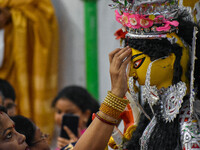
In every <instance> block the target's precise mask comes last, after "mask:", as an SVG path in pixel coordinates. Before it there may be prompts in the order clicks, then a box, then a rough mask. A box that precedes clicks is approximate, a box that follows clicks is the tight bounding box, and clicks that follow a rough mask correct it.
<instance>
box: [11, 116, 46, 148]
mask: <svg viewBox="0 0 200 150" xmlns="http://www.w3.org/2000/svg"><path fill="white" fill-rule="evenodd" d="M11 119H12V120H13V121H14V122H15V129H16V130H17V131H18V132H19V133H21V134H23V135H25V136H26V143H27V144H28V146H29V148H30V150H50V147H49V145H48V143H47V137H48V136H47V135H46V134H43V133H42V132H41V130H40V129H39V128H38V127H37V126H36V125H35V124H34V123H33V122H32V121H31V120H29V119H28V118H26V117H23V116H20V115H18V116H14V117H11Z"/></svg>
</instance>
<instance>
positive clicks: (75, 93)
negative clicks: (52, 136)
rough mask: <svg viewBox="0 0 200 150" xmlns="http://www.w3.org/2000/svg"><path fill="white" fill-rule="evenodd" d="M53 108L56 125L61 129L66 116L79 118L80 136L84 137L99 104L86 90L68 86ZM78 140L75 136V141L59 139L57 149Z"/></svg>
mask: <svg viewBox="0 0 200 150" xmlns="http://www.w3.org/2000/svg"><path fill="white" fill-rule="evenodd" d="M52 107H53V108H54V109H55V115H54V118H55V123H56V125H57V126H59V127H61V123H62V117H63V115H64V114H73V115H77V116H79V125H78V128H79V131H80V134H79V135H82V134H83V133H84V131H85V130H86V128H87V127H88V126H89V125H90V123H91V121H92V114H93V113H96V112H97V111H98V109H99V104H98V102H97V101H96V100H95V99H94V98H93V97H92V96H91V95H90V94H89V92H88V91H87V90H86V89H84V88H82V87H80V86H68V87H65V88H63V89H62V90H61V91H60V92H59V93H58V95H57V96H56V97H55V99H54V100H53V101H52ZM65 130H66V132H69V131H68V129H66V128H65ZM68 134H69V133H68ZM78 138H79V137H74V136H73V139H70V140H67V139H64V138H62V137H58V138H57V147H58V148H59V149H60V148H62V147H64V146H65V145H67V144H69V143H70V142H75V141H77V139H78Z"/></svg>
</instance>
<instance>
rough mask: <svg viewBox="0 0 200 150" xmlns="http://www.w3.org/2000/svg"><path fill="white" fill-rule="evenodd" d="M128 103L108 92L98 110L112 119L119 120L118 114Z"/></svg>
mask: <svg viewBox="0 0 200 150" xmlns="http://www.w3.org/2000/svg"><path fill="white" fill-rule="evenodd" d="M128 103H129V101H128V100H127V99H123V98H120V97H117V96H116V95H114V94H112V93H111V92H110V91H108V94H107V96H106V98H105V99H104V102H103V103H102V104H101V107H100V109H99V110H100V111H101V112H103V113H105V114H106V115H108V116H110V117H112V118H115V119H119V118H120V114H121V113H122V112H123V111H124V109H125V107H126V105H127V104H128Z"/></svg>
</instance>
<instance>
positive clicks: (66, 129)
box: [64, 126, 77, 139]
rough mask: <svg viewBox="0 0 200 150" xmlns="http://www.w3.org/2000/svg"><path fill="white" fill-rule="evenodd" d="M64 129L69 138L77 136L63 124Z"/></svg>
mask: <svg viewBox="0 0 200 150" xmlns="http://www.w3.org/2000/svg"><path fill="white" fill-rule="evenodd" d="M64 130H65V132H67V134H68V136H69V138H70V139H75V138H77V137H76V136H75V135H74V133H73V132H72V131H71V130H70V129H69V128H68V127H67V126H64Z"/></svg>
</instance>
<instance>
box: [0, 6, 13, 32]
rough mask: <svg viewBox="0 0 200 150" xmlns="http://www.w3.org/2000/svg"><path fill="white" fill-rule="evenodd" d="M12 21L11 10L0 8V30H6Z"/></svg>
mask: <svg viewBox="0 0 200 150" xmlns="http://www.w3.org/2000/svg"><path fill="white" fill-rule="evenodd" d="M10 21H11V13H10V11H9V9H7V8H2V7H0V29H2V28H4V27H5V26H6V25H7V24H8V23H9V22H10Z"/></svg>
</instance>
